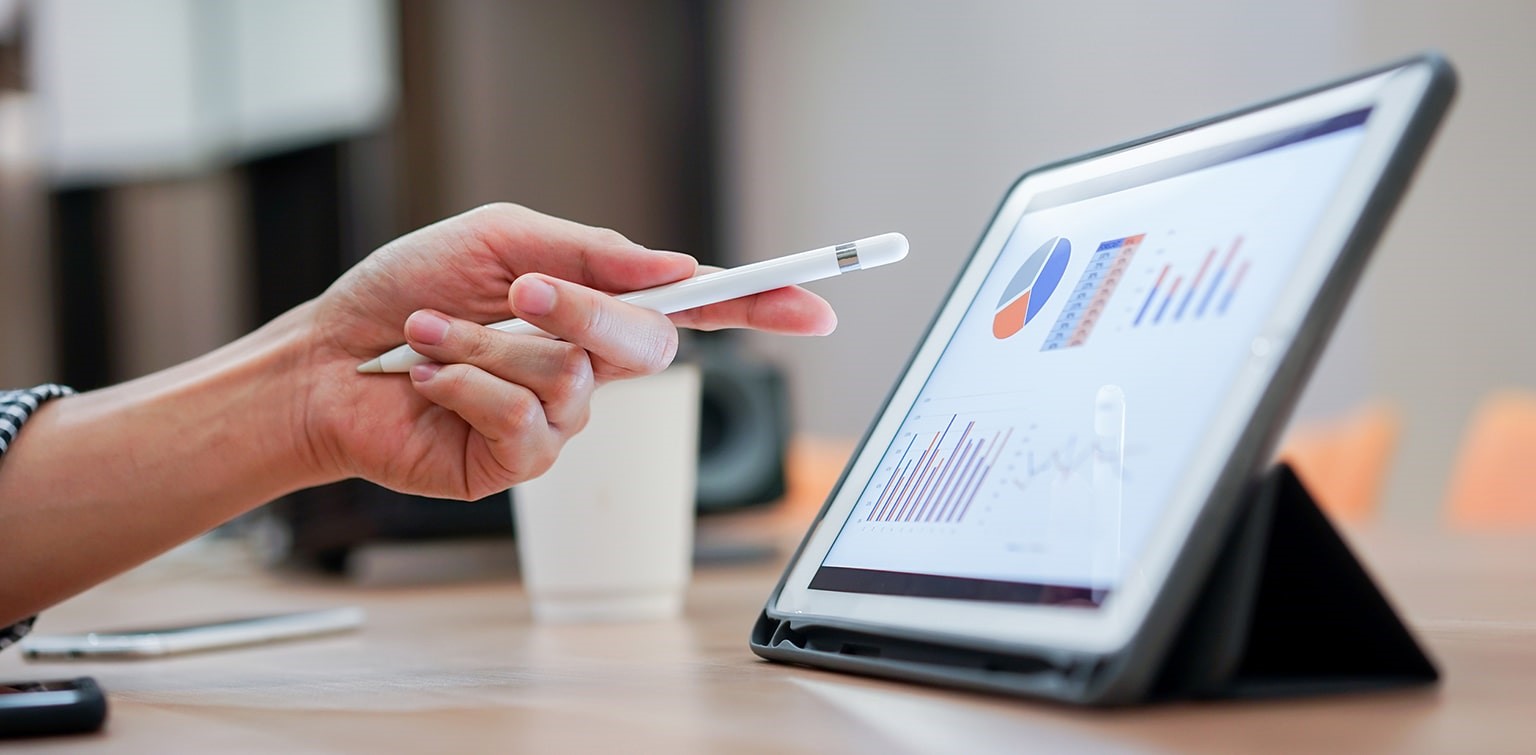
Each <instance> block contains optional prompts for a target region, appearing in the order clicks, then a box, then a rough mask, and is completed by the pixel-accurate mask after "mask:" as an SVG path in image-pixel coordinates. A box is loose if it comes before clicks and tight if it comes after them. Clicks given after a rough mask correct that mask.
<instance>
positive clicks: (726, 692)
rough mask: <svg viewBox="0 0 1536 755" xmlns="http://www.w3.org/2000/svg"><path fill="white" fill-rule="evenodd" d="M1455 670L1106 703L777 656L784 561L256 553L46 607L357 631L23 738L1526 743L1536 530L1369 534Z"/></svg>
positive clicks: (53, 668)
mask: <svg viewBox="0 0 1536 755" xmlns="http://www.w3.org/2000/svg"><path fill="white" fill-rule="evenodd" d="M1353 540H1354V541H1355V542H1356V544H1357V548H1358V550H1359V551H1360V552H1361V554H1362V555H1363V557H1364V559H1365V561H1366V562H1367V563H1368V564H1369V565H1371V566H1372V567H1373V569H1374V571H1375V572H1376V573H1377V574H1378V575H1379V577H1380V578H1381V579H1382V580H1383V581H1384V582H1385V584H1386V585H1387V586H1388V588H1389V590H1390V591H1391V593H1392V594H1393V595H1394V596H1395V598H1396V601H1397V603H1398V605H1399V607H1400V608H1402V609H1403V610H1404V611H1405V612H1406V614H1407V615H1408V616H1409V617H1410V618H1411V620H1412V623H1413V624H1414V625H1415V626H1416V627H1417V628H1418V630H1419V632H1420V633H1421V636H1422V637H1423V638H1424V640H1425V641H1426V642H1427V643H1428V645H1429V647H1430V649H1431V651H1432V653H1433V654H1434V655H1435V656H1436V658H1437V659H1438V661H1439V662H1440V664H1441V667H1442V669H1443V670H1444V672H1445V681H1444V682H1443V684H1442V686H1441V687H1440V688H1438V689H1434V690H1429V691H1417V692H1397V693H1389V694H1373V695H1365V696H1358V697H1335V698H1318V699H1310V700H1300V701H1289V702H1266V703H1242V704H1235V703H1223V704H1183V705H1176V706H1167V707H1159V708H1153V709H1147V710H1133V711H1121V712H1108V713H1105V712H1092V711H1077V710H1068V709H1063V708H1058V707H1053V706H1048V705H1041V704H1033V703H1028V702H1024V701H1019V700H1012V699H1005V698H996V697H987V696H982V695H974V694H968V693H959V692H950V691H944V690H937V689H929V688H923V687H918V686H912V685H905V684H898V683H892V682H884V681H878V680H869V679H861V678H857V677H852V676H843V675H838V674H832V673H827V672H821V671H815V670H809V669H802V668H793V667H786V666H780V665H776V664H769V663H765V662H762V661H759V660H758V659H757V658H756V657H755V656H753V655H751V654H750V653H749V652H748V650H747V648H746V635H747V631H748V628H749V626H750V625H751V623H752V620H753V618H754V616H755V615H756V612H757V610H758V608H759V606H760V604H761V602H762V600H763V598H764V597H765V595H766V593H767V592H768V590H769V588H770V586H771V584H772V582H773V580H774V578H775V577H776V575H777V565H776V564H773V565H769V564H763V565H758V566H752V567H746V568H739V567H738V568H713V569H708V570H705V571H702V572H701V573H700V574H698V577H697V579H696V582H695V584H694V586H693V589H692V591H691V593H690V595H689V604H688V610H687V616H686V618H685V619H684V620H681V621H675V622H663V623H651V624H637V625H630V626H587V627H545V626H535V625H533V624H532V623H531V622H530V620H529V613H528V606H527V603H526V601H525V599H524V596H523V595H522V593H521V592H520V590H519V589H518V587H517V586H516V584H515V582H513V581H511V580H509V579H508V580H498V581H488V582H481V583H476V584H470V585H458V586H446V587H445V586H438V587H414V588H367V589H364V588H357V587H350V586H347V585H344V584H338V583H331V582H324V581H319V580H315V579H297V580H296V579H295V578H293V577H287V578H282V577H278V576H273V575H271V574H266V573H262V572H259V571H255V570H249V569H238V568H226V569H221V570H216V571H215V572H214V573H204V574H185V573H180V574H178V573H174V572H172V573H168V574H160V575H158V576H156V575H155V574H153V573H152V572H153V565H152V566H151V567H150V569H148V570H147V571H149V572H151V573H149V574H145V573H143V572H141V573H135V574H130V575H126V576H125V577H123V578H120V579H119V580H117V581H115V582H112V583H109V584H107V585H104V586H102V587H100V588H98V589H96V590H94V591H92V592H90V593H87V594H86V595H84V596H81V597H80V598H78V599H76V600H73V601H71V602H69V603H67V604H65V605H62V606H60V607H58V608H57V609H56V610H54V611H52V612H50V613H49V614H48V615H47V616H46V617H45V624H44V626H43V628H44V629H45V630H49V631H71V630H77V629H84V628H95V627H101V626H105V625H132V624H143V623H145V622H146V621H148V622H151V623H156V622H160V621H165V620H170V621H175V620H179V619H183V618H192V617H206V616H209V615H218V614H224V613H253V612H263V611H282V610H293V609H301V608H309V607H327V606H337V605H349V604H355V605H361V606H364V607H365V608H367V610H368V612H369V622H368V624H367V626H366V628H365V629H364V630H363V631H362V632H361V633H358V634H355V635H351V636H343V637H336V638H331V639H325V640H316V641H307V642H301V643H295V644H290V645H282V646H269V647H264V648H251V649H246V650H239V651H226V652H219V653H212V654H207V655H201V656H187V657H183V658H176V659H166V660H161V661H150V662H129V663H115V664H84V665H76V664H49V665H38V664H26V663H23V662H22V661H21V659H20V658H19V657H18V656H17V654H16V653H14V652H7V653H3V654H0V678H27V677H33V678H35V677H43V676H67V675H77V674H90V675H93V676H95V677H97V678H98V679H99V680H100V681H101V682H102V684H103V685H104V686H105V687H106V688H107V689H108V690H110V692H111V696H112V699H111V706H112V711H111V719H110V721H109V723H108V728H107V730H106V732H105V733H104V734H102V735H100V736H96V737H87V738H78V737H73V738H64V739H58V740H52V741H48V740H32V741H29V742H25V743H21V744H20V745H19V746H15V745H12V746H8V747H7V749H8V750H13V751H18V752H27V751H36V752H48V751H51V752H70V753H77V752H92V751H97V750H100V751H113V752H139V751H156V752H162V751H163V752H181V751H186V752H200V753H201V752H247V751H249V752H337V751H346V752H390V751H407V752H449V751H452V750H451V749H450V748H458V749H461V750H468V751H498V752H507V751H515V752H572V751H574V752H587V751H592V752H732V753H737V752H777V751H794V752H837V753H843V752H881V753H890V752H984V751H1011V752H1017V751H1026V750H1030V751H1035V750H1038V751H1049V752H1062V751H1068V750H1071V751H1083V752H1151V751H1170V750H1171V751H1180V752H1223V753H1225V752H1284V753H1296V752H1319V751H1330V752H1334V751H1346V752H1367V751H1393V752H1510V751H1525V752H1530V751H1533V748H1536V702H1533V700H1536V698H1533V696H1532V689H1533V687H1536V540H1533V539H1531V538H1525V539H1487V538H1484V539H1472V538H1467V537H1459V536H1452V535H1443V534H1427V533H1426V534H1414V533H1399V532H1366V533H1362V534H1358V535H1357V536H1355V537H1354V538H1353Z"/></svg>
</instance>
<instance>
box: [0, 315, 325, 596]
mask: <svg viewBox="0 0 1536 755" xmlns="http://www.w3.org/2000/svg"><path fill="white" fill-rule="evenodd" d="M308 312H309V308H308V307H301V308H299V309H297V310H294V311H293V312H290V313H289V314H287V315H285V316H283V317H282V318H280V319H278V320H276V321H274V322H272V323H270V324H268V325H267V326H266V327H264V328H262V329H261V330H258V331H257V332H255V333H252V334H251V335H249V336H247V337H245V338H243V339H241V340H239V341H237V342H235V343H233V344H231V345H229V346H226V347H225V348H223V349H220V350H218V351H215V352H213V353H211V354H209V355H207V356H204V357H202V358H199V359H197V360H194V361H192V362H188V363H186V364H183V365H180V366H177V367H175V368H172V369H169V370H166V371H164V372H160V373H156V374H154V375H149V376H146V377H144V378H141V379H139V380H135V381H132V382H129V383H124V384H122V385H118V386H114V387H111V388H106V389H103V390H100V391H93V392H91V393H86V394H82V395H79V396H74V397H70V398H67V399H61V400H55V401H52V402H49V403H47V404H45V405H44V406H43V407H42V408H41V409H40V410H39V411H38V412H37V414H35V415H34V416H33V417H32V419H31V420H30V421H29V422H28V423H27V425H26V427H25V428H24V429H23V431H22V433H21V435H20V437H18V438H17V442H16V443H15V445H14V446H13V447H12V448H11V449H10V451H9V452H8V453H7V454H6V455H5V457H4V458H3V459H0V558H3V559H4V563H5V567H6V574H5V579H3V580H0V624H4V623H6V622H10V621H14V620H16V619H19V618H22V617H24V616H27V615H30V614H32V613H35V612H37V611H39V610H41V609H43V608H45V607H47V606H49V605H52V604H53V603H56V602H58V601H60V600H62V599H64V598H66V597H69V596H70V595H73V594H75V593H77V592H79V591H81V590H84V589H85V588H86V587H89V586H90V585H92V584H95V583H97V582H99V581H101V580H103V579H105V578H107V577H109V576H111V575H113V574H116V573H118V572H121V571H123V570H125V569H128V568H130V567H132V566H134V565H136V564H138V563H141V562H143V561H145V560H147V559H149V558H150V557H152V556H154V555H156V554H158V553H161V552H163V551H165V550H167V549H169V548H171V547H172V546H174V545H176V544H177V543H180V542H182V541H184V540H186V539H188V538H190V537H193V536H196V535H197V534H199V533H202V532H204V531H206V530H208V529H209V528H211V527H213V526H216V525H218V524H219V523H221V522H224V521H227V520H228V519H230V518H232V517H234V516H236V515H238V514H240V513H242V512H244V511H247V510H249V509H251V508H253V507H255V506H257V505H260V504H261V503H263V502H265V501H268V500H271V499H272V498H275V497H277V496H280V495H282V494H284V493H287V492H291V491H293V490H296V489H299V488H301V487H306V486H309V485H314V484H319V483H321V482H325V481H327V480H326V479H325V476H324V475H323V474H322V473H320V472H319V471H317V470H318V465H317V464H316V463H315V460H314V459H313V455H312V454H311V453H310V449H308V448H307V443H306V439H305V437H304V433H303V426H304V425H303V417H302V416H299V413H300V412H301V411H302V410H303V402H302V401H299V400H297V397H296V396H295V395H294V394H295V390H296V387H298V386H302V385H303V383H304V376H303V375H302V374H301V373H302V370H303V359H304V349H305V341H304V333H305V328H306V327H307V324H306V323H307V317H308Z"/></svg>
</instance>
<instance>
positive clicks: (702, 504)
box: [690, 336, 789, 514]
mask: <svg viewBox="0 0 1536 755" xmlns="http://www.w3.org/2000/svg"><path fill="white" fill-rule="evenodd" d="M696 340H697V341H699V343H698V345H697V346H696V347H695V348H694V349H692V350H691V354H690V356H691V358H692V359H693V360H694V361H696V362H698V364H699V366H700V367H701V368H702V371H703V378H704V380H703V386H702V389H701V392H702V397H701V399H702V402H703V403H702V405H701V406H700V407H699V481H698V502H699V513H701V514H703V513H709V512H711V511H724V510H732V509H738V508H741V507H744V506H752V505H756V504H761V503H768V502H770V501H775V500H778V499H779V498H782V497H783V496H784V490H785V474H784V457H785V454H786V452H787V449H788V445H789V406H788V405H789V400H788V396H787V393H786V390H785V386H784V376H783V374H782V373H781V372H780V371H779V370H778V369H777V368H776V367H774V366H773V365H771V364H768V363H766V362H762V361H756V360H751V359H748V358H746V357H745V356H743V355H742V354H741V352H740V350H739V349H738V348H736V344H735V341H734V340H732V339H727V338H721V337H719V336H715V337H709V338H700V339H696Z"/></svg>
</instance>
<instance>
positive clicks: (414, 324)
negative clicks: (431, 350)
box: [405, 310, 448, 377]
mask: <svg viewBox="0 0 1536 755" xmlns="http://www.w3.org/2000/svg"><path fill="white" fill-rule="evenodd" d="M405 333H406V335H408V336H410V337H411V340H413V341H416V342H417V343H424V344H426V345H428V346H436V345H438V344H440V343H442V342H443V339H444V338H447V337H448V321H447V320H444V319H443V318H441V317H438V316H437V315H435V314H432V313H431V312H428V311H426V310H421V311H418V312H415V313H414V314H412V315H411V316H410V317H409V318H408V319H406V321H405ZM429 377H430V376H429Z"/></svg>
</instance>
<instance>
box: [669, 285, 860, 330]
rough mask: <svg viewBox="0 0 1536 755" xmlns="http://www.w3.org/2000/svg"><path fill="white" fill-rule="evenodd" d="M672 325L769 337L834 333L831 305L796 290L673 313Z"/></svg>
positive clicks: (778, 289) (803, 291)
mask: <svg viewBox="0 0 1536 755" xmlns="http://www.w3.org/2000/svg"><path fill="white" fill-rule="evenodd" d="M671 318H672V322H673V323H674V324H676V325H678V326H680V327H684V328H693V329H694V330H720V329H722V328H753V329H756V330H762V331H767V332H769V333H782V334H786V335H800V336H824V335H827V334H829V333H831V332H832V331H833V330H836V329H837V313H836V312H834V311H832V305H830V304H828V303H827V301H826V300H825V299H823V298H821V297H820V296H817V295H816V294H813V293H811V292H810V291H807V290H805V289H803V288H800V287H799V286H789V287H787V288H777V289H774V290H772V291H764V292H763V293H761V294H757V295H755V296H748V297H744V298H741V299H732V300H730V301H723V302H720V303H719V304H710V305H708V306H704V307H697V308H694V309H688V310H684V311H682V312H675V313H673V314H672V315H671Z"/></svg>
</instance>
